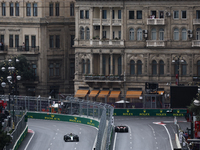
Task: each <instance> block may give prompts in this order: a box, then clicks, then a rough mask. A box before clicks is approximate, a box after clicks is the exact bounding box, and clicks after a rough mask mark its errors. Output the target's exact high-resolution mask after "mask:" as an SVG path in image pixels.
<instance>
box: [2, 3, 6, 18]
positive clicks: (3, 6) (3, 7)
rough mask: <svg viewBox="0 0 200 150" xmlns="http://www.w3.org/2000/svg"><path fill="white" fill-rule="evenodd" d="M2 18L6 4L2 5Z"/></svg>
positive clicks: (4, 14)
mask: <svg viewBox="0 0 200 150" xmlns="http://www.w3.org/2000/svg"><path fill="white" fill-rule="evenodd" d="M2 16H6V3H2Z"/></svg>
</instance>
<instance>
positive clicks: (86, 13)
mask: <svg viewBox="0 0 200 150" xmlns="http://www.w3.org/2000/svg"><path fill="white" fill-rule="evenodd" d="M85 18H86V19H89V10H86V11H85Z"/></svg>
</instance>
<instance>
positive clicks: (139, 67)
mask: <svg viewBox="0 0 200 150" xmlns="http://www.w3.org/2000/svg"><path fill="white" fill-rule="evenodd" d="M137 74H138V75H140V74H142V61H141V60H138V61H137Z"/></svg>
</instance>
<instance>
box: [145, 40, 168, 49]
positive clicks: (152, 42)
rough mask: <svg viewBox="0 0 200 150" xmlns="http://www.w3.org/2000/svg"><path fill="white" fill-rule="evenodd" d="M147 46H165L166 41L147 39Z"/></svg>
mask: <svg viewBox="0 0 200 150" xmlns="http://www.w3.org/2000/svg"><path fill="white" fill-rule="evenodd" d="M146 44H147V47H165V41H158V40H147V41H146Z"/></svg>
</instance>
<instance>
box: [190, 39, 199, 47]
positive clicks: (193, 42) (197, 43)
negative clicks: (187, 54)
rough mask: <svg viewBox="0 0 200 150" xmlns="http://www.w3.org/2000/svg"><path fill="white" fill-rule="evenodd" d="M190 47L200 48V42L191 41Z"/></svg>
mask: <svg viewBox="0 0 200 150" xmlns="http://www.w3.org/2000/svg"><path fill="white" fill-rule="evenodd" d="M192 47H200V40H193V41H192Z"/></svg>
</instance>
